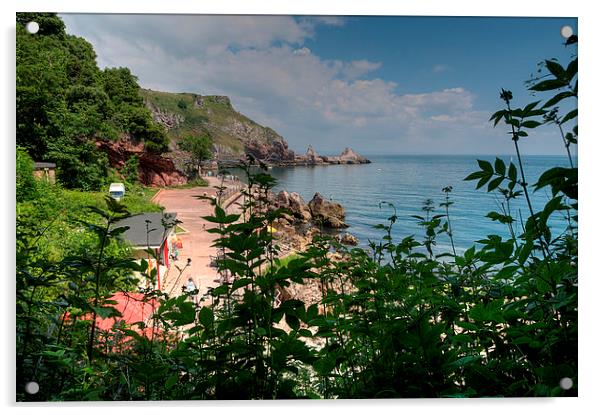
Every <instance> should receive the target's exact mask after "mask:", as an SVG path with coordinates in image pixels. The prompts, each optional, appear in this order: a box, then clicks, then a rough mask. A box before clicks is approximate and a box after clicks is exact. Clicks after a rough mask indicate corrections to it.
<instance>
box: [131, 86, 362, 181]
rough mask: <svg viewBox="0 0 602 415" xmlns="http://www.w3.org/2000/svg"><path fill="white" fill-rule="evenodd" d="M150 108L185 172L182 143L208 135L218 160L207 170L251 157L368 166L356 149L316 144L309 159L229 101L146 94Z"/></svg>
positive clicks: (281, 163) (295, 163)
mask: <svg viewBox="0 0 602 415" xmlns="http://www.w3.org/2000/svg"><path fill="white" fill-rule="evenodd" d="M141 94H142V97H143V99H144V103H145V105H146V107H147V108H148V109H149V111H150V112H151V114H152V116H153V119H154V120H155V121H156V122H158V123H159V124H161V125H162V126H163V127H164V128H165V130H166V132H167V136H168V137H169V139H170V152H169V153H168V154H167V157H170V158H172V159H174V162H175V165H176V167H177V168H178V169H180V164H181V163H180V162H179V160H181V159H182V158H183V157H182V156H183V155H182V151H181V150H179V149H178V144H177V143H178V141H179V140H180V139H181V138H182V137H184V136H186V135H200V134H208V135H209V136H210V137H211V140H212V142H213V160H210V161H208V162H207V168H210V169H214V168H216V167H217V164H218V162H219V164H220V165H221V166H224V167H232V166H235V165H236V164H239V163H240V162H241V161H242V160H244V159H245V158H246V155H247V154H250V155H252V156H253V157H255V159H257V160H260V161H262V162H263V163H265V164H266V165H268V166H281V167H287V166H291V167H292V166H315V165H329V164H365V163H370V160H368V159H367V158H366V157H363V156H361V155H360V154H358V153H356V152H355V151H354V150H353V149H351V148H345V149H344V150H343V152H342V153H341V154H340V155H337V156H323V155H320V154H318V153H317V152H316V151H315V150H314V149H313V147H312V146H311V145H310V146H309V147H308V149H307V151H306V152H305V154H296V153H295V152H294V151H293V150H291V149H289V146H288V143H287V141H286V140H285V139H284V137H282V136H281V135H280V134H278V133H277V132H276V131H274V130H273V129H271V128H270V127H266V126H262V125H260V124H258V123H256V122H255V121H253V120H251V119H250V118H248V117H246V116H245V115H243V114H241V113H240V112H238V111H236V109H235V108H234V107H233V106H232V103H231V101H230V99H229V98H228V97H227V96H221V95H199V94H191V93H180V94H174V93H169V92H159V91H152V90H148V89H143V90H141Z"/></svg>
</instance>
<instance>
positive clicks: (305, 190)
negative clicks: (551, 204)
mask: <svg viewBox="0 0 602 415" xmlns="http://www.w3.org/2000/svg"><path fill="white" fill-rule="evenodd" d="M369 158H370V160H371V161H372V163H371V164H365V165H338V166H314V167H295V168H274V169H272V170H270V173H271V174H272V175H273V176H274V177H275V178H277V179H278V184H277V186H276V188H275V191H280V190H283V189H284V190H287V191H288V192H298V193H299V194H301V196H302V197H303V198H304V199H305V201H306V202H309V200H311V198H312V197H313V195H314V193H315V192H320V193H321V194H322V195H323V196H324V197H325V198H326V199H329V198H332V199H333V200H335V201H338V202H339V203H341V204H342V205H343V206H344V207H345V210H346V214H347V218H346V222H347V223H348V224H349V225H350V227H349V229H348V231H349V232H351V233H353V234H354V235H356V236H357V237H358V238H359V239H360V246H363V247H366V246H367V244H368V241H369V240H373V241H378V240H379V239H380V238H381V237H382V235H383V233H382V231H381V230H377V229H374V225H376V224H379V223H382V224H386V223H387V218H388V217H389V216H391V214H392V210H391V208H390V207H388V206H385V205H383V206H382V208H379V202H388V203H392V204H393V205H394V206H395V208H396V209H397V215H398V221H397V223H396V224H395V226H394V228H393V237H394V240H395V241H400V240H401V239H402V238H403V237H405V236H409V235H415V236H416V237H417V239H419V240H422V239H423V231H422V229H421V228H420V227H419V226H418V225H417V224H416V220H415V219H413V218H411V215H422V216H423V215H424V212H422V206H423V203H424V201H425V200H426V199H429V198H430V199H433V201H434V206H435V208H436V209H435V214H438V213H444V212H445V211H444V208H442V207H440V206H439V204H440V203H442V202H444V197H445V196H444V193H443V192H442V189H443V187H445V186H452V187H453V191H452V193H451V199H452V201H453V202H454V204H453V205H452V206H451V207H450V217H451V222H452V228H453V233H454V242H455V244H456V248H457V249H458V250H459V251H463V250H465V249H467V248H469V247H470V246H472V245H473V244H474V242H475V241H477V240H479V239H482V238H485V237H486V236H487V235H488V234H493V233H495V234H498V235H501V236H503V237H504V238H506V237H509V231H508V228H507V227H506V226H505V225H502V224H500V223H498V222H493V221H491V220H490V219H489V218H486V217H485V215H486V214H487V213H488V212H490V211H493V210H495V211H500V209H499V205H500V203H501V202H502V201H503V198H502V196H501V195H500V194H498V193H496V192H491V193H487V190H486V188H481V189H479V190H475V186H476V183H477V181H470V182H465V181H463V179H464V178H465V177H466V176H467V175H469V174H470V173H472V172H473V171H477V170H479V168H478V166H477V162H476V160H477V158H478V159H484V160H489V161H492V162H493V161H494V160H495V156H372V157H369ZM500 158H501V159H503V160H504V161H505V162H506V165H507V164H508V163H509V162H510V158H511V157H510V156H501V157H500ZM516 161H517V160H516V157H514V162H515V164H516ZM523 163H524V165H525V174H526V176H527V182H528V183H529V184H533V183H535V182H536V179H537V178H538V177H539V175H540V174H541V173H542V172H544V171H545V170H547V169H548V168H550V167H554V166H567V167H568V162H567V159H566V157H561V156H525V157H524V160H523ZM485 187H486V186H485ZM516 189H518V186H517V187H516ZM549 197H550V194H549V192H547V191H544V190H540V191H538V192H536V193H535V195H534V196H533V197H532V202H533V204H534V209H535V210H536V211H537V210H541V208H543V206H544V205H545V203H546V202H547V200H548V199H549ZM512 203H513V204H514V209H512V214H513V216H514V217H515V219H518V218H519V215H518V211H519V210H520V211H521V214H522V217H523V218H525V220H526V218H527V217H528V216H529V215H528V209H527V205H526V202H525V201H524V197H521V198H520V200H514V201H511V208H512ZM550 224H551V225H552V228H553V230H555V231H562V230H563V229H564V227H565V223H564V222H563V221H562V218H560V217H556V218H552V219H551V221H550ZM555 233H556V232H555ZM447 249H449V250H450V251H451V245H450V244H449V238H448V237H447V235H445V234H442V235H440V236H439V237H438V243H437V251H439V252H441V251H442V250H447Z"/></svg>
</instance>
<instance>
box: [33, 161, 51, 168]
mask: <svg viewBox="0 0 602 415" xmlns="http://www.w3.org/2000/svg"><path fill="white" fill-rule="evenodd" d="M33 167H34V168H35V169H54V168H56V164H54V163H47V162H45V161H36V162H35V163H33Z"/></svg>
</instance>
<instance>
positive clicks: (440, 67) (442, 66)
mask: <svg viewBox="0 0 602 415" xmlns="http://www.w3.org/2000/svg"><path fill="white" fill-rule="evenodd" d="M449 69H450V67H449V65H446V64H442V63H440V64H437V65H434V66H433V68H432V69H431V70H432V71H433V73H441V72H446V71H448V70H449Z"/></svg>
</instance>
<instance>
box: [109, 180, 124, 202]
mask: <svg viewBox="0 0 602 415" xmlns="http://www.w3.org/2000/svg"><path fill="white" fill-rule="evenodd" d="M109 195H110V196H111V197H112V198H113V199H115V200H116V201H118V202H119V201H120V200H121V198H123V196H124V195H125V186H124V185H123V183H111V186H109Z"/></svg>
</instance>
